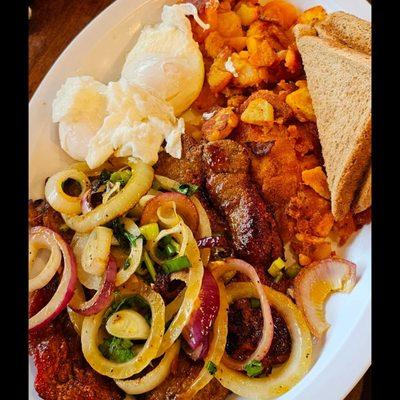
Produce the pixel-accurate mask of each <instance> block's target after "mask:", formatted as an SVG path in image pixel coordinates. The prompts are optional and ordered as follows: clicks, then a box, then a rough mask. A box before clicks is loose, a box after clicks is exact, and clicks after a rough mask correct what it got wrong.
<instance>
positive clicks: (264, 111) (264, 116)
mask: <svg viewBox="0 0 400 400" xmlns="http://www.w3.org/2000/svg"><path fill="white" fill-rule="evenodd" d="M240 119H241V120H242V121H243V122H247V123H248V124H254V125H264V124H265V123H266V122H273V121H274V108H273V107H272V105H271V104H270V103H269V102H268V101H267V100H265V99H261V98H258V99H254V100H252V101H250V103H249V104H248V106H247V107H246V109H245V110H244V111H243V113H242V115H241V116H240Z"/></svg>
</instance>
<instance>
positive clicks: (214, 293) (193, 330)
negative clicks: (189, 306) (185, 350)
mask: <svg viewBox="0 0 400 400" xmlns="http://www.w3.org/2000/svg"><path fill="white" fill-rule="evenodd" d="M198 304H199V306H198V307H197V308H195V309H194V310H193V312H192V315H191V316H190V320H189V323H188V324H187V325H186V326H185V328H184V329H183V331H182V335H183V337H184V338H185V340H186V342H187V344H188V345H189V347H190V349H191V353H193V355H194V354H196V356H194V357H192V358H193V359H194V360H197V359H199V358H201V359H203V358H204V357H205V356H206V355H207V352H208V350H209V341H210V334H211V330H212V326H213V324H214V321H215V319H216V317H217V314H218V310H219V307H220V298H219V289H218V285H217V282H216V281H215V279H214V277H213V275H212V273H211V272H210V270H209V269H208V268H205V269H204V273H203V281H202V284H201V289H200V293H199V296H198Z"/></svg>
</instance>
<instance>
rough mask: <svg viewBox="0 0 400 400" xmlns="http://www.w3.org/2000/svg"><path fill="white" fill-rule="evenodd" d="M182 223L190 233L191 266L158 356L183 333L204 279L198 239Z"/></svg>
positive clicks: (189, 253)
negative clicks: (179, 301) (180, 300)
mask: <svg viewBox="0 0 400 400" xmlns="http://www.w3.org/2000/svg"><path fill="white" fill-rule="evenodd" d="M181 223H182V222H181ZM182 225H183V230H186V231H187V232H186V233H187V235H188V243H187V247H186V255H187V257H188V258H189V261H190V264H191V267H190V268H189V273H188V281H187V284H186V289H185V292H184V297H183V301H182V304H181V307H180V308H179V310H178V312H177V314H176V315H175V317H174V318H173V320H172V322H171V323H170V325H169V327H168V330H167V331H166V332H165V335H164V337H163V340H162V343H161V346H160V348H159V350H158V353H157V357H159V356H161V355H163V354H164V353H165V352H166V351H167V350H168V349H169V348H170V347H171V346H172V344H173V343H174V342H175V340H176V339H178V337H179V335H180V334H181V333H182V330H183V328H184V326H185V325H186V324H187V323H188V321H189V318H190V315H191V314H192V311H193V308H194V304H195V301H196V299H197V297H198V295H199V293H200V288H201V282H202V279H203V270H204V268H203V263H202V261H201V257H200V252H199V249H198V247H197V244H196V240H195V239H194V237H193V234H192V232H191V230H190V229H189V228H188V227H187V226H186V225H185V224H184V223H182Z"/></svg>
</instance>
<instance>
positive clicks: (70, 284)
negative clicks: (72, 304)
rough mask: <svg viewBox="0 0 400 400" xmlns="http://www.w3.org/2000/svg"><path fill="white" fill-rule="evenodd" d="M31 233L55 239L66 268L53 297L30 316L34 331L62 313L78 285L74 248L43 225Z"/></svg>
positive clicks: (30, 327)
mask: <svg viewBox="0 0 400 400" xmlns="http://www.w3.org/2000/svg"><path fill="white" fill-rule="evenodd" d="M31 234H33V235H35V234H37V235H48V237H51V238H52V239H53V240H55V241H56V242H57V244H58V246H59V247H60V250H61V253H62V255H63V259H64V268H63V272H62V277H61V281H60V284H59V285H58V288H57V290H56V292H55V293H54V295H53V297H52V298H51V299H50V301H49V302H48V303H47V305H46V306H44V307H43V308H42V309H41V310H40V311H39V312H38V313H37V314H35V315H34V316H33V317H31V318H29V324H28V327H29V330H30V331H34V330H37V329H40V328H42V327H43V326H45V325H47V324H48V323H50V322H51V321H52V320H53V319H54V318H56V317H57V315H58V314H60V313H61V311H62V310H64V308H66V307H67V304H68V303H69V301H70V300H71V298H72V296H73V294H74V289H75V285H76V280H77V275H76V262H75V257H74V254H73V252H72V249H71V248H70V247H69V245H68V244H67V243H66V242H65V241H64V239H63V238H62V237H61V236H60V235H59V234H58V233H56V232H54V231H52V230H51V229H49V228H45V227H43V226H36V227H34V228H32V229H31Z"/></svg>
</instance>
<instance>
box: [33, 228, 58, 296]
mask: <svg viewBox="0 0 400 400" xmlns="http://www.w3.org/2000/svg"><path fill="white" fill-rule="evenodd" d="M40 249H47V250H49V251H50V256H49V259H48V260H47V263H46V265H44V267H43V268H42V270H41V271H40V272H39V273H38V274H37V275H36V276H35V277H34V278H30V279H29V292H33V291H34V290H38V289H41V288H42V287H44V286H46V285H47V284H48V283H49V282H50V281H51V279H52V278H53V276H54V275H55V274H56V272H57V270H58V268H60V265H61V251H60V246H59V245H58V242H57V240H56V239H55V237H54V235H53V234H52V233H50V232H49V231H48V230H40V231H31V234H30V235H29V269H31V268H32V266H33V264H34V261H35V259H36V256H37V254H38V251H39V250H40Z"/></svg>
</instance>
